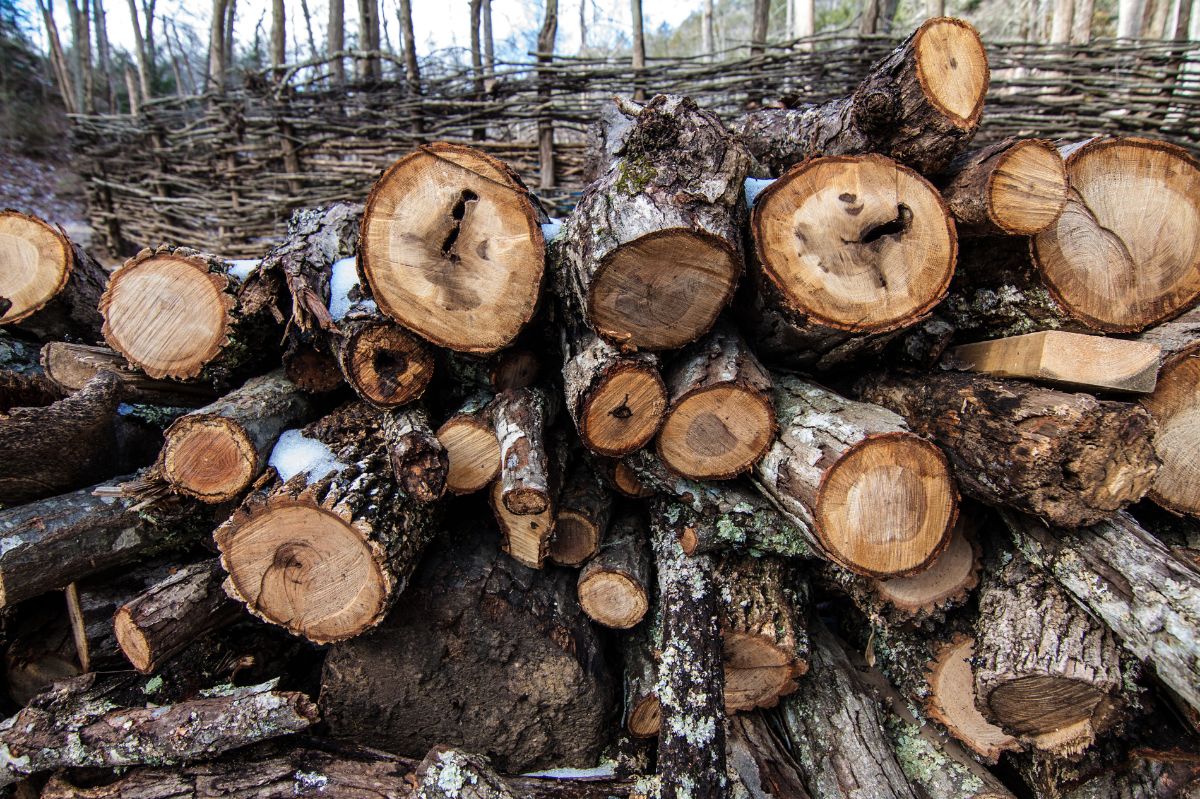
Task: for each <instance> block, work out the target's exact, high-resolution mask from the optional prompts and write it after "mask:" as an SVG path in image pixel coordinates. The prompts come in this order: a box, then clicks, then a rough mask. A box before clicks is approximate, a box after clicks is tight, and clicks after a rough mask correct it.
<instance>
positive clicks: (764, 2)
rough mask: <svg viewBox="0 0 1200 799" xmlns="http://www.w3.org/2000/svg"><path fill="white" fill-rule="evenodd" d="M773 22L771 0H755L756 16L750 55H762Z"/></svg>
mask: <svg viewBox="0 0 1200 799" xmlns="http://www.w3.org/2000/svg"><path fill="white" fill-rule="evenodd" d="M770 22H771V0H754V17H753V24H752V27H751V30H750V55H751V56H752V57H753V56H756V55H762V54H763V50H764V48H765V46H766V43H767V28H768V26H769V25H770Z"/></svg>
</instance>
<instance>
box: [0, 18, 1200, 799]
mask: <svg viewBox="0 0 1200 799" xmlns="http://www.w3.org/2000/svg"><path fill="white" fill-rule="evenodd" d="M988 74H989V73H988V66H987V60H986V57H985V54H984V50H983V47H982V45H981V43H980V41H979V38H978V36H977V35H976V33H975V31H974V30H973V29H972V28H971V27H970V26H968V25H966V24H965V23H963V22H961V21H958V20H953V19H934V20H930V21H929V22H926V23H925V24H924V25H922V26H921V27H920V28H919V29H918V30H917V31H916V32H915V33H914V34H913V35H912V36H911V37H910V38H909V39H908V40H907V41H905V42H904V43H903V44H902V45H901V46H900V47H898V48H897V49H896V50H895V51H894V52H893V53H892V54H891V55H890V56H888V57H887V58H886V59H884V60H883V61H882V62H880V63H879V64H877V65H876V66H875V67H874V68H873V69H872V71H871V72H870V74H869V76H868V77H867V79H866V80H864V81H863V83H862V84H861V85H860V86H858V87H857V88H856V89H855V90H854V92H853V93H852V94H850V95H848V96H847V97H845V98H843V99H840V100H836V101H832V102H828V103H824V104H821V105H815V106H806V107H801V108H782V107H781V108H764V109H758V110H754V111H751V112H749V113H747V114H746V115H745V116H743V117H742V118H740V119H738V120H736V121H735V122H734V123H733V125H732V128H730V127H727V126H726V125H725V124H723V123H722V122H721V121H720V120H719V119H717V118H716V117H715V116H714V115H712V114H710V113H708V112H706V111H704V110H703V109H701V108H698V107H697V105H696V104H695V103H694V102H693V101H691V100H689V99H687V98H684V97H677V96H665V95H660V96H657V97H654V98H653V99H652V100H650V101H649V102H648V103H646V104H644V105H638V104H635V103H632V102H629V101H627V100H617V101H615V102H614V103H613V104H612V105H611V107H609V108H606V109H605V110H604V112H603V113H602V114H601V119H600V122H599V123H598V125H597V126H596V128H595V130H594V133H593V138H592V147H591V154H592V161H593V164H592V174H593V175H594V181H593V182H592V183H591V185H590V186H589V188H588V189H587V191H586V192H585V193H584V194H583V196H582V197H581V199H580V201H579V203H578V205H577V206H576V208H575V210H574V211H573V212H572V213H571V215H570V216H569V217H568V218H567V219H565V220H561V221H560V220H551V219H549V218H547V217H546V216H545V214H544V213H543V212H542V211H541V208H540V206H539V204H538V201H537V199H536V198H535V197H534V196H533V195H532V194H531V193H530V192H529V191H528V190H527V189H526V187H525V185H524V184H523V183H522V181H521V180H520V178H519V177H518V176H517V175H515V174H514V173H513V172H512V171H511V170H509V169H508V168H507V167H506V166H505V165H504V164H502V163H500V162H498V161H496V160H495V159H493V158H491V157H489V156H487V155H485V154H483V153H481V152H479V151H477V150H474V149H472V148H470V147H466V146H462V145H458V144H449V143H437V144H431V145H429V146H426V147H421V148H419V149H418V150H417V151H415V152H413V153H411V154H409V155H407V156H405V157H404V158H401V159H400V160H399V161H397V162H396V163H395V164H393V165H392V166H391V167H390V168H389V169H388V170H387V171H386V172H384V173H383V175H382V176H381V177H380V179H379V181H378V183H377V184H376V185H375V187H374V189H373V191H372V192H371V194H370V196H369V197H368V198H367V199H366V203H365V205H364V206H351V205H345V204H339V205H333V206H329V207H325V208H320V209H317V210H311V211H302V212H298V213H296V214H295V215H294V217H293V219H292V223H291V226H290V230H289V234H288V236H287V238H286V239H285V240H284V241H282V242H281V243H279V244H278V246H275V247H274V248H273V249H271V250H270V252H268V253H267V254H266V255H265V257H263V258H262V259H261V260H260V261H251V262H230V261H226V260H223V259H221V258H219V257H217V256H214V255H209V254H205V253H202V252H197V251H194V250H191V249H185V248H182V247H172V246H159V247H157V248H156V249H146V250H143V251H142V252H141V253H139V254H138V255H137V256H135V257H134V258H132V259H130V260H128V261H127V262H125V264H124V265H122V266H121V267H120V268H119V269H117V270H116V271H115V272H114V273H113V274H112V275H111V277H110V276H109V275H107V274H106V273H105V271H104V270H103V269H101V268H100V267H99V266H98V265H97V263H96V262H95V261H94V260H93V259H92V258H90V257H89V256H88V254H87V253H86V252H84V251H83V250H82V249H81V248H79V247H77V246H75V245H73V244H72V243H71V242H70V241H68V240H67V238H66V236H65V235H64V234H63V233H62V232H61V230H58V229H55V228H54V227H52V226H50V225H48V224H46V223H45V222H43V221H41V220H38V219H35V218H33V217H30V216H27V215H23V214H21V213H18V212H15V211H9V212H5V213H4V214H3V215H0V267H2V268H0V296H2V297H3V306H2V308H0V310H2V311H3V314H4V315H3V317H2V318H0V324H3V325H4V328H5V331H4V334H3V337H2V338H0V360H2V361H3V366H4V371H3V372H2V373H0V379H2V381H3V383H2V388H3V390H2V391H0V401H2V403H3V407H2V408H0V411H2V412H3V415H0V440H2V441H3V444H4V452H5V454H6V457H5V458H4V459H3V460H2V461H0V502H2V503H3V504H4V506H5V507H7V510H3V511H0V528H2V529H0V608H3V615H2V616H0V620H2V622H3V628H2V630H3V644H4V653H5V668H6V674H7V689H8V690H7V697H6V700H5V701H7V702H9V703H10V707H9V712H10V713H15V715H12V716H11V718H9V719H8V720H7V721H4V722H3V723H0V784H17V785H18V786H19V788H18V790H21V791H24V793H23V794H21V795H23V796H31V795H38V792H40V795H41V796H44V797H95V798H97V799H100V798H107V797H114V798H117V797H120V798H122V799H124V798H128V799H133V798H134V797H137V798H138V799H165V798H166V797H184V796H189V797H190V796H206V797H235V796H238V797H240V796H255V797H285V796H286V797H292V796H338V797H346V796H351V797H368V796H370V797H385V796H386V797H391V796H405V797H409V796H414V797H425V798H428V797H460V796H463V797H479V798H480V799H482V798H484V797H488V798H492V797H495V798H497V799H499V798H503V797H524V796H532V797H608V796H630V797H643V796H646V797H650V796H653V797H663V798H665V799H674V798H676V797H678V798H679V799H683V798H684V797H689V798H690V799H713V798H715V797H735V796H736V797H777V798H778V799H783V798H784V797H789V798H791V797H815V798H816V799H822V798H823V797H843V796H844V797H859V798H860V799H861V798H865V797H899V798H900V799H918V798H920V797H923V798H925V799H958V798H965V797H992V798H993V799H996V798H998V797H1006V798H1011V797H1014V796H1048V797H1051V796H1052V797H1058V796H1062V797H1070V799H1085V798H1086V797H1113V796H1115V797H1129V798H1132V797H1148V796H1155V797H1165V796H1174V795H1177V794H1180V793H1181V792H1184V791H1189V790H1200V749H1197V747H1196V745H1195V742H1196V734H1197V732H1198V731H1200V571H1198V569H1197V566H1198V563H1200V525H1198V524H1197V523H1196V522H1195V521H1194V518H1193V517H1195V516H1196V515H1198V514H1200V468H1198V465H1200V459H1198V458H1197V455H1196V453H1197V452H1198V451H1200V390H1198V388H1197V387H1198V385H1200V358H1197V354H1198V353H1200V311H1196V310H1191V309H1192V308H1193V306H1195V305H1196V303H1197V301H1198V300H1200V166H1198V165H1197V163H1196V162H1195V161H1194V160H1193V159H1192V158H1191V157H1190V156H1188V155H1187V154H1186V153H1184V152H1183V151H1181V150H1179V149H1178V148H1175V147H1172V146H1169V145H1165V144H1161V143H1158V142H1154V141H1149V140H1144V139H1128V138H1126V139H1121V138H1105V139H1093V140H1090V141H1086V142H1080V143H1070V144H1065V145H1059V146H1056V145H1053V144H1051V143H1048V142H1045V141H1042V140H1038V139H1034V138H1030V139H1022V140H1013V141H1007V142H1004V143H1002V144H999V145H995V146H991V147H988V148H986V149H983V150H972V149H970V142H971V139H972V136H973V134H974V132H975V130H976V128H977V127H978V125H979V124H980V118H981V111H982V106H983V99H984V96H985V93H986V91H987V86H988ZM101 340H102V341H103V342H104V343H105V344H106V345H107V346H97V345H98V344H99V343H100V342H101ZM234 750H236V751H234ZM421 758H424V759H423V760H421ZM598 764H602V765H600V766H599V767H598ZM545 769H551V771H548V772H547V771H545ZM563 769H567V770H563ZM570 769H585V771H581V772H577V771H572V770H570ZM530 772H533V773H530ZM501 775H505V776H501ZM517 775H523V776H517ZM1189 795H1190V794H1189Z"/></svg>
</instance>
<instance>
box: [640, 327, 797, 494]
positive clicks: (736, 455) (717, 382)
mask: <svg viewBox="0 0 1200 799" xmlns="http://www.w3.org/2000/svg"><path fill="white" fill-rule="evenodd" d="M666 383H667V388H668V391H669V397H670V400H671V405H670V408H669V409H668V410H667V415H666V418H665V419H664V420H663V426H662V430H660V431H659V433H658V439H657V441H656V442H655V447H656V449H657V451H658V455H659V457H660V458H662V460H663V462H664V463H666V465H667V466H668V467H669V468H670V469H671V470H672V471H674V472H676V473H677V474H681V475H683V476H685V477H691V478H693V479H696V480H728V479H730V478H732V477H734V476H736V475H738V474H741V473H742V472H745V471H746V470H748V469H750V467H752V466H753V465H754V464H755V463H757V462H758V461H759V460H760V459H761V458H762V456H763V455H764V454H766V451H767V448H768V447H770V445H771V441H772V440H773V439H774V438H775V432H776V425H775V408H774V406H773V405H772V404H771V375H770V374H769V373H768V372H767V370H766V369H764V368H763V366H762V364H760V363H759V362H758V358H756V357H754V353H753V352H751V350H750V347H749V346H748V345H747V344H746V341H745V340H744V339H743V338H742V336H741V334H739V333H738V331H737V328H735V327H734V326H733V325H732V324H729V323H728V322H718V323H717V324H716V326H715V327H714V328H713V330H712V331H710V332H709V333H708V335H706V336H705V337H704V338H702V339H701V340H700V341H698V342H696V343H695V344H694V345H692V346H690V347H688V348H687V349H686V350H685V351H684V352H682V353H681V354H680V355H679V357H678V359H677V360H676V361H675V362H674V363H673V364H672V365H671V368H670V369H669V370H668V371H667V375H666Z"/></svg>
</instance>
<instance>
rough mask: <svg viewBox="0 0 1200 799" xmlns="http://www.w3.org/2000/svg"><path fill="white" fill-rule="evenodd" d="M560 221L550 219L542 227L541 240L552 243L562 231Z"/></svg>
mask: <svg viewBox="0 0 1200 799" xmlns="http://www.w3.org/2000/svg"><path fill="white" fill-rule="evenodd" d="M562 225H563V223H562V220H561V219H556V218H554V217H550V221H549V222H547V223H546V224H544V225H542V238H544V239H545V240H546V241H553V240H554V237H555V236H557V235H558V232H559V231H560V230H562Z"/></svg>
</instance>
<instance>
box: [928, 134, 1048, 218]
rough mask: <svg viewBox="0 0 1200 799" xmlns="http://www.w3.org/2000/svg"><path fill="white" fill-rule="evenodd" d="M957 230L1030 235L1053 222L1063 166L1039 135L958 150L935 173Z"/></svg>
mask: <svg viewBox="0 0 1200 799" xmlns="http://www.w3.org/2000/svg"><path fill="white" fill-rule="evenodd" d="M937 183H938V185H939V187H940V188H941V190H942V196H943V197H944V198H945V199H946V206H947V207H948V208H949V209H950V213H952V214H954V219H955V220H956V221H957V222H958V230H959V232H960V233H967V234H973V235H985V234H990V235H1008V236H1033V235H1036V234H1038V233H1041V232H1042V231H1043V230H1045V229H1046V228H1048V227H1050V226H1051V225H1053V224H1054V223H1055V222H1056V221H1058V217H1059V215H1060V214H1061V213H1062V211H1063V208H1064V207H1065V206H1066V204H1067V195H1068V193H1069V191H1070V189H1069V187H1068V185H1067V169H1066V166H1065V165H1064V164H1063V160H1062V156H1060V155H1059V154H1058V150H1056V149H1055V147H1054V145H1053V144H1051V143H1050V142H1048V141H1045V140H1043V139H1005V140H1004V141H1001V142H997V143H995V144H992V145H989V146H987V147H983V148H981V149H979V150H975V151H974V152H969V153H963V154H961V155H960V156H958V157H957V158H955V159H954V160H953V161H951V162H950V164H949V166H947V168H946V171H945V173H943V174H941V175H939V176H938V177H937Z"/></svg>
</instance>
